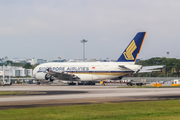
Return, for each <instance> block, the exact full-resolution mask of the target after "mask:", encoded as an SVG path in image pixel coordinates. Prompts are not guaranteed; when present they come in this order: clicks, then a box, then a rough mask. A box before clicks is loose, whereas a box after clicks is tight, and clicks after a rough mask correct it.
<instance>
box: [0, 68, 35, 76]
mask: <svg viewBox="0 0 180 120" xmlns="http://www.w3.org/2000/svg"><path fill="white" fill-rule="evenodd" d="M32 71H33V70H32V69H25V68H22V67H14V66H4V72H3V66H0V73H1V74H0V76H3V74H4V76H12V77H25V76H32Z"/></svg>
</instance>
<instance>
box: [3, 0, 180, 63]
mask: <svg viewBox="0 0 180 120" xmlns="http://www.w3.org/2000/svg"><path fill="white" fill-rule="evenodd" d="M179 14H180V0H0V41H1V47H0V51H1V53H0V57H5V56H8V58H11V59H13V58H19V59H24V58H33V57H35V58H42V59H57V58H58V57H61V58H65V59H82V58H83V44H82V43H81V42H80V41H81V40H82V39H86V40H88V42H87V43H85V53H86V54H85V55H86V56H85V57H86V58H87V59H107V58H109V59H111V60H116V59H118V58H119V56H120V55H121V54H122V52H123V51H124V49H125V48H126V47H127V45H128V44H129V43H130V41H131V40H132V39H133V37H134V36H135V35H136V33H137V32H144V31H146V32H147V34H146V38H145V41H144V44H143V46H142V49H141V53H140V54H139V56H138V58H139V59H149V58H152V57H167V54H166V52H170V53H169V57H170V58H178V59H180V54H179V53H180V52H179V49H180V39H179V38H180V33H179V32H180V15H179Z"/></svg>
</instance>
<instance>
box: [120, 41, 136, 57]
mask: <svg viewBox="0 0 180 120" xmlns="http://www.w3.org/2000/svg"><path fill="white" fill-rule="evenodd" d="M136 48H137V46H136V43H135V42H134V40H133V41H132V42H131V44H130V45H129V46H128V47H127V49H126V52H124V53H123V54H124V57H125V58H126V60H134V57H133V55H132V53H133V52H134V51H135V50H136Z"/></svg>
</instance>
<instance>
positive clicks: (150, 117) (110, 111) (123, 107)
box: [0, 100, 180, 120]
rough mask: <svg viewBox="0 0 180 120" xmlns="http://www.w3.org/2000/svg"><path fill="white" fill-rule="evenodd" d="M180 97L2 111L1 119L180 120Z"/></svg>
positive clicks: (0, 111) (0, 112) (0, 113)
mask: <svg viewBox="0 0 180 120" xmlns="http://www.w3.org/2000/svg"><path fill="white" fill-rule="evenodd" d="M179 111H180V100H167V101H143V102H124V103H103V104H91V105H72V106H58V107H40V108H25V109H10V110H0V119H1V120H180V112H179Z"/></svg>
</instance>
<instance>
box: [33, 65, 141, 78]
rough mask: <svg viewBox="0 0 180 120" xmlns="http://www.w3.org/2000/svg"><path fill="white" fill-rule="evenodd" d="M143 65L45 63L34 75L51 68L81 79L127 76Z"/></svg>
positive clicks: (36, 69)
mask: <svg viewBox="0 0 180 120" xmlns="http://www.w3.org/2000/svg"><path fill="white" fill-rule="evenodd" d="M120 66H125V67H124V68H123V67H120ZM141 67H142V66H141V65H134V62H79V63H78V62H74V63H73V62H72V63H71V62H67V63H44V64H41V65H38V66H37V67H36V68H35V69H34V71H33V77H34V78H36V77H35V76H36V73H39V72H44V71H45V70H46V69H48V68H51V69H52V70H53V71H57V72H62V71H63V72H67V73H71V74H74V75H76V76H78V77H79V78H80V81H92V80H103V79H113V78H117V77H121V76H125V75H127V74H129V73H133V72H136V71H138V70H140V69H141ZM127 68H128V69H127ZM56 79H57V78H56Z"/></svg>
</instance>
